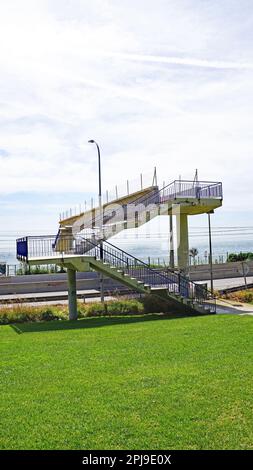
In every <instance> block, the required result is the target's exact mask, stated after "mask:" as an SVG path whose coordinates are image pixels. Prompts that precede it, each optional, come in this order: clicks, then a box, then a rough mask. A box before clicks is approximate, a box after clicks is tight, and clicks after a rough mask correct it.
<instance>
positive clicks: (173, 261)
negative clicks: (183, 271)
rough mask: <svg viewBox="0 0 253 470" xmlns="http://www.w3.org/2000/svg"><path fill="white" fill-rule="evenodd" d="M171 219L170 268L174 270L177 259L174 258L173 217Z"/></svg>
mask: <svg viewBox="0 0 253 470" xmlns="http://www.w3.org/2000/svg"><path fill="white" fill-rule="evenodd" d="M169 217H170V268H172V269H174V267H175V257H174V236H173V217H172V215H170V216H169Z"/></svg>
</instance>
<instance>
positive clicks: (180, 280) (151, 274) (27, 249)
mask: <svg viewBox="0 0 253 470" xmlns="http://www.w3.org/2000/svg"><path fill="white" fill-rule="evenodd" d="M99 242H100V240H97V239H95V240H94V241H92V240H91V239H86V238H84V237H81V236H79V237H78V238H73V237H62V238H61V240H60V242H59V243H58V245H57V246H58V248H55V236H52V235H50V236H42V237H38V236H36V237H25V238H21V239H18V240H17V258H18V259H19V260H20V261H26V262H29V260H31V259H33V260H34V259H36V258H40V262H41V259H42V258H43V257H45V263H48V259H49V258H53V257H57V256H59V255H61V256H62V257H64V255H86V256H92V257H94V258H96V260H99V261H101V262H103V263H108V265H109V266H113V267H116V268H118V269H120V270H121V271H122V273H123V274H128V275H129V276H130V277H133V278H135V279H136V280H138V281H141V282H142V283H143V284H144V285H147V286H149V287H160V288H164V287H165V288H166V289H167V290H168V293H170V294H176V295H181V296H182V297H184V298H186V299H188V300H190V301H191V304H192V306H194V303H196V304H198V305H199V306H203V307H204V306H208V307H209V309H210V310H211V311H213V312H215V311H216V305H215V297H214V296H212V295H211V293H210V292H209V291H208V290H207V289H206V287H204V286H201V285H199V284H197V283H195V282H193V281H189V279H188V278H186V277H185V276H183V275H182V274H180V273H176V272H173V271H167V270H166V271H162V272H161V271H158V270H156V269H153V268H151V267H150V266H149V265H148V264H146V263H144V262H143V261H141V260H140V259H138V258H136V257H134V256H132V255H131V254H129V253H127V252H126V251H124V250H121V249H120V248H118V247H116V246H114V245H113V244H111V243H109V242H107V241H103V250H102V251H101V248H100V246H99Z"/></svg>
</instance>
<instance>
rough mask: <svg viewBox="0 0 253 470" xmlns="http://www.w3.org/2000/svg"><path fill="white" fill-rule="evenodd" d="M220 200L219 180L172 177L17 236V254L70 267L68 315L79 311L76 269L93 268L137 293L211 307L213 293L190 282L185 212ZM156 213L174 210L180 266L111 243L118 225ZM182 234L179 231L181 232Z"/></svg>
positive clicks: (208, 208)
mask: <svg viewBox="0 0 253 470" xmlns="http://www.w3.org/2000/svg"><path fill="white" fill-rule="evenodd" d="M221 205H222V184H221V183H220V182H199V181H198V182H196V181H182V180H180V181H179V180H178V181H174V182H173V183H171V184H169V185H167V186H164V187H162V188H161V189H159V187H158V186H150V187H147V188H145V189H142V190H141V191H137V192H135V193H131V194H128V195H127V196H124V197H121V198H118V199H115V200H114V201H111V202H110V203H106V204H103V206H102V207H100V208H93V209H90V210H88V211H85V212H83V213H81V214H79V215H76V216H72V217H68V218H66V219H63V220H61V221H60V224H59V231H58V234H57V235H56V236H42V237H38V236H37V237H32V236H26V237H23V238H20V239H18V240H17V258H18V259H19V260H20V261H23V262H26V263H29V264H30V265H39V264H57V265H59V266H62V267H65V268H66V269H67V272H68V283H69V309H70V318H72V319H74V318H76V316H77V306H76V272H77V271H92V270H95V271H97V272H99V273H101V274H103V275H105V276H108V277H110V278H112V279H115V280H117V281H119V282H121V283H122V284H124V285H125V286H127V287H129V288H130V289H131V290H134V291H136V292H139V293H140V294H147V293H148V294H152V295H156V296H159V297H162V298H163V299H166V300H167V301H168V302H170V303H172V304H173V305H175V307H179V306H183V307H184V309H185V310H187V311H197V312H201V313H214V312H215V298H214V297H213V296H212V295H211V294H210V293H209V291H208V290H207V289H206V288H205V287H203V286H200V285H198V284H195V283H194V282H191V281H189V279H188V278H187V275H186V274H185V272H186V268H187V264H188V253H189V246H188V216H190V215H196V214H202V213H209V212H213V211H214V210H215V209H216V208H218V207H220V206H221ZM159 215H162V216H164V215H167V216H168V215H175V216H176V218H177V230H178V232H179V233H178V234H177V235H178V236H177V238H179V239H180V242H179V245H178V268H177V270H175V269H173V268H172V266H171V267H170V268H168V269H164V271H157V270H155V269H152V268H151V267H150V266H148V265H147V264H145V263H144V262H142V261H141V260H139V259H138V258H136V257H134V256H132V255H131V254H129V253H126V252H125V251H123V250H121V249H120V248H118V247H117V246H115V245H113V244H112V243H111V242H109V239H110V238H111V237H112V236H113V235H115V234H117V233H119V232H120V231H122V230H127V229H129V228H138V227H140V226H141V225H143V224H145V223H147V222H149V221H150V220H151V219H153V218H154V217H157V216H159ZM179 235H180V236H179Z"/></svg>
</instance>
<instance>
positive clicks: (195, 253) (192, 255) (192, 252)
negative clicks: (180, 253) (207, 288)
mask: <svg viewBox="0 0 253 470" xmlns="http://www.w3.org/2000/svg"><path fill="white" fill-rule="evenodd" d="M198 254H199V252H198V249H197V248H191V249H190V251H189V256H190V259H191V258H192V259H193V264H195V262H196V261H195V258H196V256H198Z"/></svg>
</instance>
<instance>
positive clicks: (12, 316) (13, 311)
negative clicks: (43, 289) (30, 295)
mask: <svg viewBox="0 0 253 470" xmlns="http://www.w3.org/2000/svg"><path fill="white" fill-rule="evenodd" d="M67 318H68V313H67V309H66V307H64V306H63V307H62V306H52V307H51V306H50V307H49V306H47V307H43V306H40V307H34V306H32V305H22V304H18V305H14V306H11V307H2V308H0V324H2V325H4V324H9V323H24V322H28V321H29V322H39V321H50V320H66V319H67Z"/></svg>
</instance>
